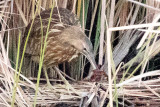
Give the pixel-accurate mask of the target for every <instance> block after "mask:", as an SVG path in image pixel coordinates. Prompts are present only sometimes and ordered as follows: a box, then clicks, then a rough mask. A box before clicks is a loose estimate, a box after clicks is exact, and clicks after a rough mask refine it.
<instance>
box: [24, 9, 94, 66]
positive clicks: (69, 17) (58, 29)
mask: <svg viewBox="0 0 160 107" xmlns="http://www.w3.org/2000/svg"><path fill="white" fill-rule="evenodd" d="M50 12H51V9H50V10H46V11H43V12H41V13H40V16H41V19H42V24H43V30H42V28H41V22H40V17H39V16H37V17H36V18H35V21H34V23H33V27H32V30H31V32H30V37H29V40H28V44H27V48H26V54H28V55H31V57H32V60H33V61H35V62H39V56H40V49H41V38H42V31H43V40H44V38H45V35H46V32H47V26H48V21H49V17H50ZM30 26H31V23H30V24H29V25H28V26H27V28H26V31H25V36H26V35H27V34H28V31H29V28H30ZM24 40H25V39H24ZM79 53H82V54H83V55H85V56H86V57H87V58H88V60H89V61H90V63H91V65H92V66H93V69H96V63H95V60H94V55H93V48H92V44H91V42H90V40H89V39H88V38H87V36H86V35H85V33H84V32H83V31H82V29H81V26H80V22H79V20H78V19H77V18H76V16H75V15H74V14H73V13H71V12H70V11H69V10H67V9H64V8H57V7H55V8H54V9H53V13H52V21H51V23H50V28H49V35H48V38H47V46H46V50H45V54H44V62H43V66H45V67H46V68H48V67H51V66H54V65H58V64H60V63H62V62H65V61H71V60H72V59H73V58H75V57H77V56H78V54H79Z"/></svg>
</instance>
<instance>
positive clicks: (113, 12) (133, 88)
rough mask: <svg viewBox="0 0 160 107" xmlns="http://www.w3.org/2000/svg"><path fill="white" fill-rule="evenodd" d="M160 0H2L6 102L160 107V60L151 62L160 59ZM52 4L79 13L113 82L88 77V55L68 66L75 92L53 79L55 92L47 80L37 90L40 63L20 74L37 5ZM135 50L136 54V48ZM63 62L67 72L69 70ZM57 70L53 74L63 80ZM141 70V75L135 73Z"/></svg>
mask: <svg viewBox="0 0 160 107" xmlns="http://www.w3.org/2000/svg"><path fill="white" fill-rule="evenodd" d="M159 4H160V2H159V1H157V0H147V1H146V2H144V1H142V0H137V1H135V0H127V1H124V0H106V1H105V0H96V1H94V0H45V1H43V2H42V1H41V0H15V1H14V0H1V1H0V16H1V17H0V20H1V29H0V30H1V31H0V106H2V107H3V106H4V107H5V106H7V107H10V106H19V107H31V106H33V105H35V106H36V105H37V106H56V104H62V105H64V106H67V105H68V106H71V105H72V106H81V107H83V106H88V105H89V104H91V106H92V107H97V105H98V106H100V107H102V106H103V105H104V106H106V105H107V104H109V105H110V107H112V106H113V105H117V106H119V107H120V106H126V107H128V106H135V107H141V106H143V107H146V106H148V107H156V106H159V105H160V102H159V100H160V96H159V94H160V91H159V90H160V79H159V75H160V71H159V68H158V67H156V66H159V63H157V64H156V65H154V66H152V67H150V66H149V64H150V60H153V59H155V60H158V59H159V56H157V57H155V56H156V55H157V54H159V51H160V42H159V26H160V23H159V18H160V14H159V11H160V9H159ZM52 6H60V7H64V8H68V9H70V10H71V11H72V12H74V13H75V14H77V16H78V18H79V19H80V20H81V25H82V28H83V29H84V30H85V31H86V33H87V34H88V35H89V38H90V39H91V40H92V42H93V43H94V53H95V55H96V59H97V62H98V64H101V65H103V66H102V67H103V68H104V71H106V72H107V73H108V80H105V81H99V82H88V81H82V78H83V73H87V72H86V71H85V70H86V66H85V65H86V64H87V62H86V60H85V58H83V57H80V58H79V59H78V60H77V62H73V63H70V64H68V65H69V67H68V68H69V71H70V76H71V78H72V81H69V82H70V84H71V86H72V87H73V89H74V90H71V89H66V86H65V85H64V84H63V82H62V81H61V80H57V79H56V80H55V79H53V78H52V79H51V81H52V82H53V84H54V85H53V87H54V89H53V90H49V89H48V88H47V87H46V86H45V83H44V82H41V84H40V86H39V87H38V92H37V94H36V82H35V80H36V79H35V78H36V77H37V73H34V72H32V71H35V69H36V66H32V67H31V68H28V69H27V71H28V70H29V69H31V70H30V71H31V72H23V73H20V72H19V65H17V64H18V60H17V59H18V54H17V50H18V47H19V46H20V44H18V43H19V40H20V39H19V36H23V32H24V30H25V26H26V25H27V24H28V23H29V22H30V20H31V19H32V18H33V17H34V16H35V14H36V13H35V11H36V9H38V13H39V12H41V11H43V10H44V9H48V8H51V7H52ZM20 32H21V33H20ZM137 41H139V42H137ZM132 48H134V49H133V51H134V55H132V53H131V52H130V51H131V49H132ZM130 53H131V56H129V58H128V57H127V56H128V55H129V54H130ZM33 65H35V64H33ZM63 65H64V66H63V71H64V72H67V70H68V69H65V67H66V66H65V64H63ZM66 65H67V64H66ZM87 66H88V65H87ZM131 67H132V69H131ZM24 68H25V64H24ZM152 68H153V69H152ZM87 69H89V67H88V68H87ZM51 71H52V69H51V70H50V74H51V77H53V76H54V78H55V77H56V78H57V74H55V73H54V72H51ZM75 71H76V73H75ZM137 71H139V72H140V73H139V74H138V75H134V74H135V73H136V72H137ZM148 71H149V72H148ZM15 74H17V75H15ZM64 76H65V75H64ZM19 78H20V79H19ZM31 80H32V81H31ZM77 80H81V81H77ZM33 81H34V82H33ZM41 81H43V79H42V80H41ZM14 89H16V91H14ZM14 94H15V95H14ZM35 96H36V100H35ZM108 99H110V101H109V100H108Z"/></svg>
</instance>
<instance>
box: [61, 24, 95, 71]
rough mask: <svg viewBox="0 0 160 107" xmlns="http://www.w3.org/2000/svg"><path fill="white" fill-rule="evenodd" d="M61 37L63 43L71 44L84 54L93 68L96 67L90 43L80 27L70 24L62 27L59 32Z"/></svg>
mask: <svg viewBox="0 0 160 107" xmlns="http://www.w3.org/2000/svg"><path fill="white" fill-rule="evenodd" d="M61 38H62V39H63V41H64V42H65V43H67V44H69V45H71V46H72V47H74V48H75V49H76V50H77V51H78V52H79V53H81V54H83V55H84V56H86V57H87V59H88V60H89V62H90V63H91V65H92V67H93V69H97V64H96V62H95V58H94V53H93V46H92V43H91V41H90V40H89V38H88V37H87V36H86V35H85V33H84V32H83V31H82V29H81V28H80V27H77V26H71V27H68V28H66V29H64V31H63V32H62V34H61Z"/></svg>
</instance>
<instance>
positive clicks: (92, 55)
mask: <svg viewBox="0 0 160 107" xmlns="http://www.w3.org/2000/svg"><path fill="white" fill-rule="evenodd" d="M82 54H83V55H84V56H86V57H87V59H88V60H89V62H90V63H91V65H92V67H93V69H97V68H98V67H97V64H96V61H95V58H94V54H93V53H91V52H88V51H86V50H84V51H83V52H82Z"/></svg>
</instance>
